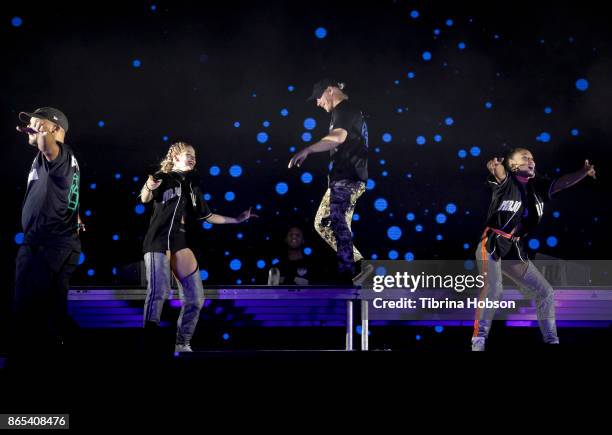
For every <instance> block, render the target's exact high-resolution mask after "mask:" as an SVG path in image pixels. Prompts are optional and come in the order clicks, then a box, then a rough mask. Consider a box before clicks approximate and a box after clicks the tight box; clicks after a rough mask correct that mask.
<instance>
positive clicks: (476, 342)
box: [472, 337, 485, 352]
mask: <svg viewBox="0 0 612 435" xmlns="http://www.w3.org/2000/svg"><path fill="white" fill-rule="evenodd" d="M484 350H485V338H484V337H472V352H484Z"/></svg>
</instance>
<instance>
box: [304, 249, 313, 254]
mask: <svg viewBox="0 0 612 435" xmlns="http://www.w3.org/2000/svg"><path fill="white" fill-rule="evenodd" d="M304 254H306V255H310V254H312V248H308V247H306V248H304Z"/></svg>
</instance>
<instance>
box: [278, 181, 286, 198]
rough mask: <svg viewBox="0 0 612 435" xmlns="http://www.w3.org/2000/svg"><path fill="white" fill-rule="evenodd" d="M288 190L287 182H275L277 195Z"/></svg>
mask: <svg viewBox="0 0 612 435" xmlns="http://www.w3.org/2000/svg"><path fill="white" fill-rule="evenodd" d="M288 190H289V186H287V183H283V182H282V181H281V182H280V183H277V184H276V193H278V194H279V195H284V194H285V193H287V191H288Z"/></svg>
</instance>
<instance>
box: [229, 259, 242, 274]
mask: <svg viewBox="0 0 612 435" xmlns="http://www.w3.org/2000/svg"><path fill="white" fill-rule="evenodd" d="M241 267H242V262H241V261H240V260H238V259H237V258H234V259H233V260H232V261H231V262H230V269H232V270H233V271H236V270H240V268H241Z"/></svg>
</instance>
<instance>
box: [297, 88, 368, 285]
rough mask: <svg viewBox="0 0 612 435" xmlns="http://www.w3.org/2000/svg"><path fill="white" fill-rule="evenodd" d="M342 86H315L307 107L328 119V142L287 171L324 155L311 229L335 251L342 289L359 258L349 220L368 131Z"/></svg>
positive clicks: (360, 183) (362, 178)
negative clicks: (326, 163) (322, 188)
mask: <svg viewBox="0 0 612 435" xmlns="http://www.w3.org/2000/svg"><path fill="white" fill-rule="evenodd" d="M344 88H345V84H344V83H341V82H339V81H337V80H332V79H329V78H326V79H323V80H321V81H319V82H318V83H316V84H315V85H314V87H313V90H312V95H311V96H310V98H308V100H307V101H312V100H316V102H317V107H321V108H322V109H323V110H325V111H326V112H328V113H330V114H331V123H330V126H329V133H328V134H327V136H325V137H324V138H322V139H321V140H319V141H318V142H316V143H314V144H312V145H310V146H309V147H307V148H304V149H303V150H301V151H299V152H298V153H297V154H295V155H294V156H293V157H292V158H291V160H290V161H289V168H292V167H294V166H297V167H300V166H301V165H302V163H304V160H306V158H307V157H308V156H309V155H310V154H312V153H320V152H326V151H329V153H330V159H331V164H330V170H329V176H328V189H327V191H326V192H325V195H324V196H323V199H322V201H321V204H320V206H319V210H318V211H317V214H316V218H315V229H316V231H317V232H318V233H319V235H321V237H322V238H323V239H324V240H325V241H326V242H327V243H328V244H329V245H330V246H331V247H332V248H333V249H334V250H335V251H336V253H337V258H338V273H339V277H340V282H341V283H346V284H353V277H354V276H355V261H360V260H362V259H363V256H362V255H361V254H360V253H359V251H358V250H357V249H356V248H355V247H354V246H353V234H352V231H351V220H352V218H353V212H354V211H355V204H356V202H357V199H358V198H359V197H360V196H361V195H362V194H363V192H364V191H365V185H366V182H367V180H368V128H367V125H366V122H365V120H364V116H363V114H362V112H361V111H360V110H359V109H358V108H356V107H355V106H353V104H352V103H350V102H349V101H348V99H349V97H348V96H347V95H346V93H345V92H344Z"/></svg>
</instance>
